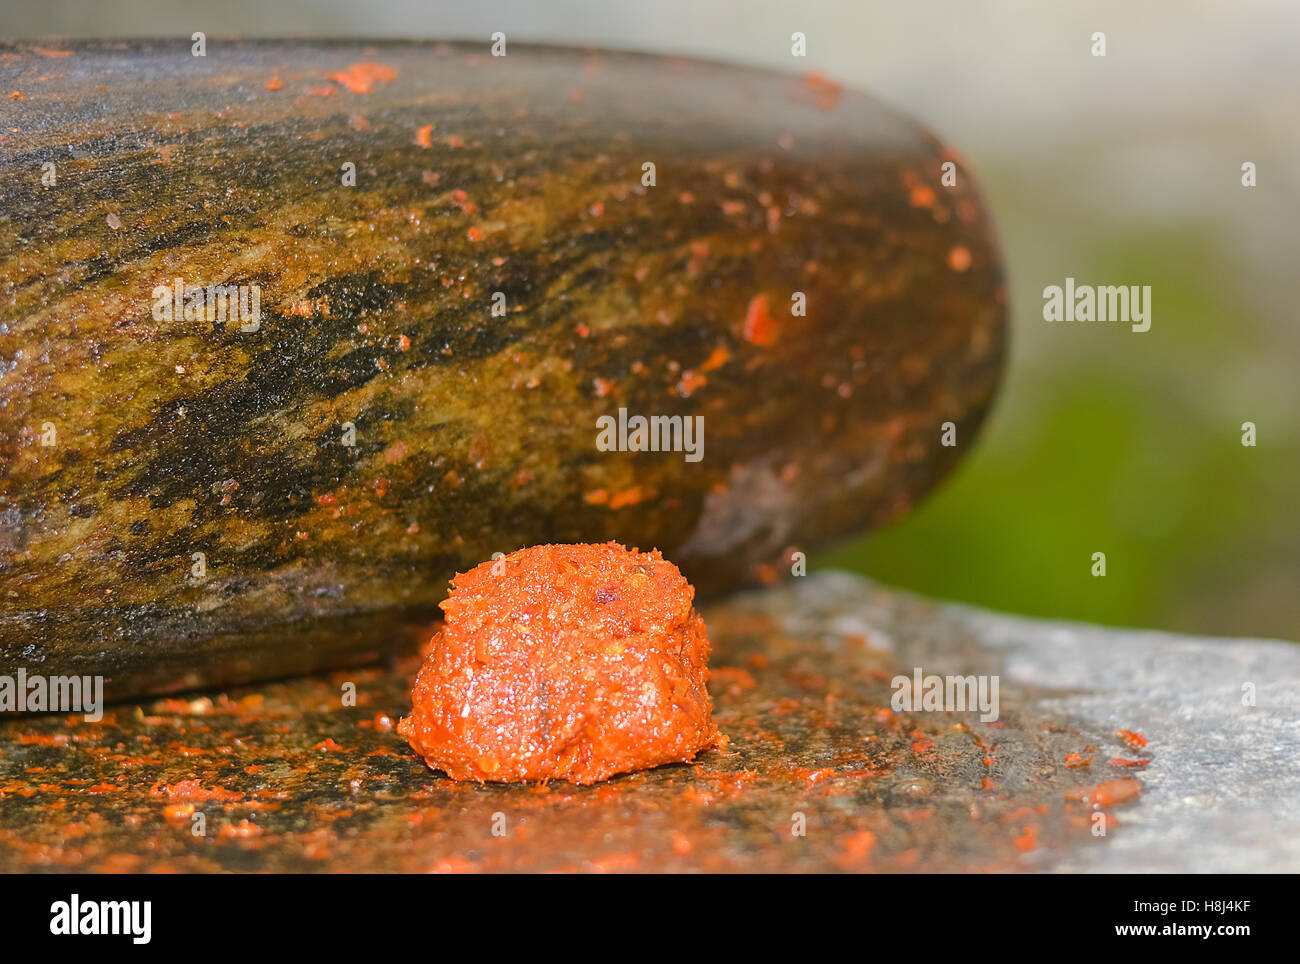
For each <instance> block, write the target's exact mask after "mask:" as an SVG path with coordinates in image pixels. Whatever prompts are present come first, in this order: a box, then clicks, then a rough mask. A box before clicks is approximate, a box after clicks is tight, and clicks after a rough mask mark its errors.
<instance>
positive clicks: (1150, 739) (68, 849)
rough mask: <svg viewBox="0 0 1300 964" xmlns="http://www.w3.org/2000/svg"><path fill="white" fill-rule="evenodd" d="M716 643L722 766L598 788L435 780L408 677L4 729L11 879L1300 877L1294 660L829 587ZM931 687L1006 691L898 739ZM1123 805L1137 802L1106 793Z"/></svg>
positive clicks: (758, 614) (932, 718) (717, 630)
mask: <svg viewBox="0 0 1300 964" xmlns="http://www.w3.org/2000/svg"><path fill="white" fill-rule="evenodd" d="M704 615H705V619H706V621H707V623H708V626H709V633H710V636H711V638H712V640H713V643H714V656H713V660H712V666H713V675H712V679H711V681H710V690H711V693H712V695H713V699H714V702H715V719H716V720H717V723H718V725H719V727H720V728H721V729H722V731H723V732H724V733H726V734H727V736H728V737H729V738H730V743H729V745H728V747H727V748H726V749H725V750H724V751H713V752H709V753H706V754H704V755H703V756H701V757H700V758H699V760H698V761H697V762H696V763H695V764H692V765H674V766H666V767H661V768H659V769H656V770H652V771H648V772H642V773H636V774H631V775H627V776H622V777H617V778H615V779H613V780H610V781H607V782H604V783H601V784H597V785H595V786H591V787H586V788H579V787H574V786H572V785H569V784H564V783H551V784H549V785H546V786H539V785H507V786H479V785H475V784H457V783H453V782H452V781H450V780H447V779H445V778H442V777H440V776H439V775H438V774H435V773H432V772H430V771H429V770H428V769H427V768H426V767H425V765H424V763H423V761H421V760H420V759H419V758H418V757H416V756H415V755H414V754H413V753H412V752H411V751H410V750H409V748H408V747H407V746H406V745H405V742H404V741H403V740H402V739H401V738H400V737H399V736H398V735H397V734H396V733H394V732H393V731H392V729H391V727H392V725H393V723H394V721H395V720H396V719H397V718H398V717H399V715H400V714H402V713H403V712H405V711H406V709H407V706H408V690H409V686H410V682H411V679H412V677H413V675H414V672H415V668H416V666H417V664H418V658H419V657H418V653H416V652H410V653H408V654H406V655H404V656H403V657H401V659H399V660H398V661H397V662H395V663H394V664H392V665H390V666H386V667H382V668H379V667H372V668H369V669H365V670H357V671H343V672H337V673H334V674H331V675H328V676H315V677H306V678H301V679H297V680H292V681H288V682H280V683H273V684H267V685H262V686H259V687H256V688H244V689H235V690H229V691H226V692H211V693H208V694H193V695H191V696H189V697H186V698H183V699H162V700H155V701H151V702H147V703H143V704H139V705H134V704H121V705H117V706H115V707H113V708H112V709H111V710H110V712H109V713H108V714H106V716H105V718H104V720H103V721H102V722H101V723H98V724H89V723H85V722H82V721H80V719H79V718H64V717H23V718H13V719H9V720H7V721H6V722H5V723H4V725H3V727H2V728H0V870H5V871H28V870H59V869H86V870H97V871H149V870H181V871H204V870H221V869H230V870H332V871H371V870H404V871H430V870H437V871H462V872H469V871H544V870H573V871H619V870H640V871H678V870H691V869H702V870H736V871H746V870H750V871H759V870H773V871H811V870H844V871H876V872H905V871H926V870H932V871H933V870H937V871H948V870H954V871H955V870H995V871H997V870H1040V871H1057V870H1075V869H1088V870H1113V871H1130V870H1170V871H1175V870H1185V871H1195V872H1217V871H1228V870H1273V871H1281V870H1290V871H1294V870H1296V869H1297V868H1300V859H1298V854H1297V847H1298V845H1297V843H1296V842H1295V841H1296V840H1297V839H1300V835H1298V833H1297V831H1300V827H1298V826H1297V823H1300V818H1297V815H1296V812H1295V809H1294V807H1292V806H1291V803H1292V801H1294V800H1295V799H1296V798H1297V790H1298V789H1300V787H1297V783H1298V782H1300V778H1298V777H1297V772H1296V769H1295V767H1294V765H1293V761H1294V759H1295V756H1296V751H1297V745H1296V744H1297V722H1296V721H1297V718H1300V712H1297V711H1298V709H1300V699H1298V696H1297V684H1296V681H1297V679H1300V651H1297V649H1296V648H1295V647H1294V646H1293V645H1291V644H1288V643H1279V642H1266V641H1256V640H1231V639H1199V638H1191V637H1182V636H1171V635H1165V634H1159V633H1145V632H1132V631H1123V630H1111V629H1105V628H1100V627H1094V626H1079V625H1071V624H1056V623H1044V622H1039V621H1034V620H1027V619H1021V618H1016V617H1011V616H1004V615H999V614H995V613H989V612H983V611H978V610H973V609H969V608H965V607H961V606H954V605H948V604H938V603H932V602H928V601H925V600H921V599H918V598H917V597H914V596H910V595H908V594H905V593H901V592H897V591H894V590H890V589H886V588H883V587H880V586H877V585H875V584H873V583H870V582H868V581H866V580H864V579H861V578H858V577H855V576H851V575H848V574H845V573H836V572H828V573H821V574H815V575H813V576H809V577H807V578H804V579H797V580H795V581H793V582H792V583H790V584H788V585H785V586H783V587H779V588H775V589H772V590H766V591H762V592H753V593H747V594H744V595H741V596H737V597H733V598H731V599H729V600H727V601H724V602H721V603H717V604H715V605H712V606H710V607H706V608H705V609H704ZM914 667H921V668H922V669H923V670H924V672H926V673H936V674H949V673H963V674H964V673H974V674H981V673H989V674H993V673H996V674H999V676H1000V680H1001V686H1000V702H1001V707H1000V708H1001V714H1000V718H999V720H998V721H996V722H995V723H982V722H980V721H979V719H978V714H976V713H946V712H938V713H935V712H920V711H917V712H894V711H893V710H891V709H890V695H891V690H890V680H891V679H892V678H893V676H894V675H895V674H898V673H901V674H904V675H911V673H912V671H913V668H914ZM347 682H353V683H355V685H356V688H357V704H358V705H357V706H355V707H344V706H342V705H341V693H342V688H343V686H344V684H345V683H347ZM1244 683H1253V684H1254V686H1255V701H1256V705H1255V706H1254V707H1245V706H1242V705H1241V687H1242V685H1243V684H1244ZM1121 730H1123V731H1130V733H1131V734H1132V733H1136V734H1141V735H1142V736H1143V737H1144V738H1145V740H1146V745H1145V746H1144V747H1135V746H1134V745H1133V744H1132V743H1131V741H1132V740H1133V736H1132V735H1128V736H1124V735H1121V734H1120V733H1119V731H1121ZM1072 754H1078V756H1077V757H1072V756H1071V755H1072ZM1083 760H1088V761H1090V762H1087V764H1086V765H1078V764H1079V763H1080V761H1083ZM1112 760H1139V761H1142V760H1144V761H1147V762H1146V763H1145V764H1144V765H1140V766H1124V767H1116V766H1112V765H1111V761H1112ZM1071 763H1073V764H1075V765H1071ZM1116 781H1120V782H1121V783H1122V784H1123V785H1124V786H1125V787H1130V789H1133V788H1136V789H1138V790H1139V792H1137V793H1136V794H1132V795H1130V796H1129V798H1128V799H1126V800H1123V801H1120V802H1114V803H1108V802H1105V799H1106V794H1105V793H1102V794H1098V793H1097V791H1096V790H1095V789H1092V788H1095V787H1097V786H1098V785H1107V784H1113V783H1115V782H1116ZM1129 781H1132V783H1131V784H1130V782H1129ZM1118 795H1122V794H1116V793H1114V791H1113V790H1112V792H1111V796H1112V797H1115V796H1118ZM1081 797H1088V802H1084V801H1082V800H1081V799H1080V798H1081ZM1098 799H1100V800H1102V805H1098V806H1094V805H1093V802H1094V801H1096V800H1098ZM200 812H201V813H203V814H204V815H205V818H206V828H205V829H206V835H205V836H203V837H196V836H194V835H193V833H192V827H193V817H194V814H195V813H200ZM1097 812H1101V813H1104V814H1105V815H1106V816H1105V818H1104V821H1103V822H1104V825H1105V827H1106V835H1105V836H1104V837H1097V836H1094V835H1093V832H1092V828H1093V826H1094V825H1095V823H1096V821H1095V820H1094V819H1093V817H1092V815H1093V814H1094V813H1097ZM799 814H802V816H803V822H804V824H805V826H806V835H804V836H795V835H792V832H791V831H792V828H795V827H796V826H797V824H798V821H799V816H798V815H799ZM494 829H497V830H498V831H500V835H494V833H493V831H494Z"/></svg>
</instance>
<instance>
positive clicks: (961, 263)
mask: <svg viewBox="0 0 1300 964" xmlns="http://www.w3.org/2000/svg"><path fill="white" fill-rule="evenodd" d="M970 262H971V257H970V248H968V247H966V245H964V244H959V245H957V246H956V247H954V248H953V249H952V250H951V251H949V252H948V267H950V268H952V270H953V271H965V270H966V269H967V268H969V267H970Z"/></svg>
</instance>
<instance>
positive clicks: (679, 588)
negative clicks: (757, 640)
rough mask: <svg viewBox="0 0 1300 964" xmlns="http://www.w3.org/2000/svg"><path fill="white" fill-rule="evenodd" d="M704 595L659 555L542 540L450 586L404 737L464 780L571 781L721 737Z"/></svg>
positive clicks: (645, 763) (684, 753)
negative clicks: (712, 694) (698, 608)
mask: <svg viewBox="0 0 1300 964" xmlns="http://www.w3.org/2000/svg"><path fill="white" fill-rule="evenodd" d="M694 597H695V590H694V589H693V588H692V587H691V585H690V584H689V583H688V582H687V581H686V579H685V578H684V577H683V576H682V574H681V573H680V572H679V571H678V569H677V567H676V566H674V565H673V564H672V563H671V562H668V561H667V560H665V559H664V558H663V556H661V555H660V554H659V552H658V551H651V552H638V551H637V550H635V549H633V550H628V549H626V548H624V547H623V546H620V545H618V544H617V543H613V542H610V543H606V544H604V545H545V546H533V547H530V548H527V549H521V550H519V551H517V552H514V553H511V554H510V555H508V556H503V557H501V558H499V559H496V560H492V561H489V562H484V563H482V564H481V565H479V566H477V567H475V568H474V569H471V570H470V571H469V572H467V573H463V574H461V575H458V576H457V577H456V578H455V579H453V580H452V591H451V594H450V596H449V597H448V598H447V599H446V600H445V601H444V602H443V603H442V609H443V611H444V612H445V614H446V625H445V626H444V627H443V628H442V629H441V630H440V631H439V632H438V633H437V634H436V635H435V636H434V638H433V640H432V641H431V643H430V646H429V650H428V653H427V655H426V657H425V662H424V665H423V666H422V667H421V669H420V673H419V676H418V678H417V679H416V683H415V687H414V689H413V690H412V703H413V708H412V711H411V715H410V716H408V717H406V718H405V719H403V720H402V721H401V723H399V724H398V727H397V731H398V732H399V733H400V734H401V735H403V736H405V737H406V738H407V740H408V741H409V742H410V744H411V746H412V747H413V748H414V749H415V750H416V752H418V753H419V754H420V755H421V756H423V757H424V759H425V760H426V762H427V763H428V764H429V766H430V767H432V768H434V769H436V770H441V771H443V772H444V773H446V774H447V775H448V776H450V777H452V778H453V779H457V780H479V781H495V782H517V781H529V780H536V781H546V780H553V779H561V780H567V781H569V782H571V783H577V784H589V783H595V782H597V781H599V780H604V779H605V778H607V777H610V776H612V775H614V774H616V773H627V772H630V771H633V770H642V769H647V768H649V767H655V766H659V765H660V764H664V763H685V762H687V761H689V760H691V759H693V758H694V757H695V756H696V754H698V753H700V752H701V751H702V750H706V749H709V748H711V747H714V746H718V745H721V744H722V743H724V742H725V738H724V737H722V736H721V735H720V734H719V732H718V729H717V727H716V726H715V725H714V723H713V719H712V702H711V700H710V699H709V693H708V690H707V688H706V682H707V680H708V658H709V638H708V635H707V633H706V631H705V627H704V620H703V619H702V618H701V617H700V616H699V615H698V614H697V613H696V612H695V610H694V608H693V606H692V603H693V601H694Z"/></svg>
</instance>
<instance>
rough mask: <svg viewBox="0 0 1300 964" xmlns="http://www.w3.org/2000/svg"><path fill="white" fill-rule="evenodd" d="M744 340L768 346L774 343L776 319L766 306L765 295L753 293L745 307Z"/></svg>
mask: <svg viewBox="0 0 1300 964" xmlns="http://www.w3.org/2000/svg"><path fill="white" fill-rule="evenodd" d="M744 336H745V340H746V341H748V342H749V343H750V344H753V345H761V346H763V347H764V348H770V347H772V346H773V345H775V344H776V337H777V326H776V319H775V318H773V317H772V312H771V311H770V310H769V308H768V300H767V295H755V296H754V297H753V298H751V299H750V301H749V307H748V308H746V309H745V327H744Z"/></svg>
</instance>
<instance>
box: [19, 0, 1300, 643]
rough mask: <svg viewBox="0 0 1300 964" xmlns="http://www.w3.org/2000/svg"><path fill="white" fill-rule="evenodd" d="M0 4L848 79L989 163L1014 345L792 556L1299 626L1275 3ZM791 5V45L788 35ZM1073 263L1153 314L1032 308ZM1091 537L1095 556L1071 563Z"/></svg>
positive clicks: (1262, 627)
mask: <svg viewBox="0 0 1300 964" xmlns="http://www.w3.org/2000/svg"><path fill="white" fill-rule="evenodd" d="M0 14H2V15H3V16H2V17H0V22H2V23H3V25H4V26H3V30H4V32H5V34H6V35H7V36H11V37H13V36H16V37H31V36H42V35H65V36H93V35H129V34H137V35H138V34H147V35H176V36H182V37H188V36H189V34H190V33H191V32H192V31H194V30H205V31H207V32H208V34H209V37H213V36H217V35H220V34H232V33H237V34H244V35H264V36H266V35H272V36H274V35H278V36H284V35H333V36H343V37H360V36H374V37H385V36H389V37H402V36H413V37H421V36H422V37H436V36H441V37H453V38H466V39H478V40H482V41H484V42H485V43H486V41H487V38H488V37H489V36H490V34H491V33H492V32H493V31H495V30H502V31H505V32H506V33H507V35H508V36H509V37H510V38H511V39H512V40H518V41H524V40H529V39H532V40H543V41H552V42H560V43H570V44H591V45H600V46H606V47H616V48H629V49H639V50H646V51H652V52H661V53H677V54H685V55H694V56H701V57H710V58H715V59H721V60H730V61H736V62H742V63H750V64H754V65H760V66H766V67H771V68H774V69H778V70H785V71H790V72H793V73H804V72H806V71H810V70H816V71H821V72H823V73H826V74H828V75H830V76H832V77H834V78H836V79H838V80H841V81H843V82H845V83H846V84H848V85H850V86H854V87H858V88H860V89H864V90H868V91H870V92H872V93H874V94H876V95H877V96H879V97H881V98H882V99H883V100H885V101H887V102H889V103H891V104H893V105H894V106H896V107H899V108H901V109H902V110H904V111H907V112H908V113H911V114H913V115H914V116H916V117H918V118H920V119H922V120H923V121H925V122H926V123H928V124H929V125H930V126H931V127H932V128H933V129H934V130H935V131H936V132H938V133H939V134H940V135H942V136H943V137H944V138H945V139H947V140H949V141H951V142H952V143H954V144H955V145H956V146H957V147H958V149H959V150H960V151H961V152H962V154H963V155H964V156H965V158H966V160H967V162H968V165H969V167H970V168H971V169H973V170H974V171H975V172H976V174H977V175H978V176H979V178H980V181H981V184H982V187H983V189H984V192H985V194H986V196H987V199H988V201H989V203H990V206H991V208H992V210H993V212H994V217H995V220H996V222H997V224H998V226H999V230H1000V233H1001V236H1002V239H1003V243H1004V248H1005V257H1006V263H1007V269H1008V280H1009V287H1010V292H1011V301H1012V315H1013V318H1012V323H1013V332H1012V349H1011V351H1012V355H1011V359H1010V367H1009V369H1008V373H1007V376H1006V380H1005V383H1004V388H1003V392H1002V394H1001V397H1000V398H999V400H998V403H997V407H996V409H995V411H994V413H993V415H992V417H991V419H990V421H989V423H988V424H987V425H986V428H985V430H984V432H983V435H982V437H981V438H980V439H979V440H978V441H977V442H976V444H975V447H974V450H973V451H972V452H971V454H970V456H969V457H968V459H967V460H966V461H965V462H964V464H963V465H962V467H961V468H960V469H959V470H958V472H957V473H956V474H955V475H954V476H953V477H952V478H950V479H949V480H948V481H946V482H945V483H944V484H943V486H942V487H941V488H940V490H939V491H937V492H936V493H935V494H934V495H933V496H932V497H931V498H930V499H929V500H927V501H926V502H924V503H923V504H922V505H921V506H920V507H919V508H918V509H917V510H916V511H915V512H914V513H913V515H912V516H911V517H909V518H908V519H906V520H903V521H901V522H899V523H897V524H895V525H893V526H891V527H890V528H888V529H886V530H884V531H881V532H878V533H875V534H872V535H869V536H867V537H865V538H862V539H860V540H858V541H856V542H854V543H852V544H850V545H846V546H843V547H841V548H840V549H838V550H837V551H836V552H834V553H833V554H830V555H822V556H819V557H818V556H815V557H814V558H812V559H811V560H810V567H811V568H812V569H814V570H815V569H816V568H818V567H821V566H826V565H832V564H834V565H847V566H850V567H853V568H856V569H859V570H860V571H863V572H866V573H868V574H870V575H872V576H874V577H876V578H878V579H881V580H883V581H885V582H889V583H893V584H896V585H900V586H904V587H908V588H912V589H916V590H919V591H922V592H925V593H929V594H933V595H937V596H943V597H946V598H951V599H959V600H965V601H970V602H974V603H978V604H981V605H985V606H990V607H995V608H998V609H1004V610H1011V611H1018V612H1025V613H1032V614H1035V615H1041V616H1051V617H1062V618H1071V619H1082V620H1088V621H1095V622H1103V623H1112V624H1126V625H1137V626H1150V627H1157V628H1163V629H1171V630H1181V631H1188V632H1200V633H1222V634H1228V635H1238V636H1244V635H1257V636H1279V637H1284V638H1290V639H1298V640H1300V592H1298V589H1300V586H1298V585H1297V583H1298V582H1300V499H1298V498H1297V495H1298V494H1300V404H1298V403H1300V377H1297V365H1298V363H1300V325H1297V323H1296V322H1297V309H1296V304H1297V300H1296V295H1295V287H1296V278H1297V276H1300V271H1297V269H1296V260H1297V227H1296V222H1297V218H1298V217H1300V124H1297V123H1296V118H1297V117H1298V116H1300V3H1296V2H1294V0H1241V2H1234V3H1222V2H1218V3H1215V2H1200V0H1144V2H1143V3H1133V2H1132V0H1096V2H1091V3H1089V4H1086V5H1085V4H1059V3H1042V2H1039V0H1003V2H986V3H969V2H963V0H889V2H869V3H867V2H859V0H823V2H812V3H799V4H796V3H791V2H780V0H745V2H743V3H741V2H734V3H729V2H709V0H655V2H654V3H641V2H621V3H616V2H604V3H600V2H594V0H551V2H546V3H542V2H533V0H506V2H493V0H482V2H477V3H474V4H465V3H462V2H457V3H417V2H411V0H368V2H366V3H364V4H361V3H355V2H353V0H319V2H315V3H311V4H302V3H297V2H284V3H270V2H266V0H225V2H222V3H215V2H211V0H175V2H173V3H169V4H166V5H162V6H159V5H157V4H155V3H153V2H152V0H119V2H117V3H111V4H109V3H103V4H100V3H75V2H70V0H45V2H43V3H40V4H31V3H28V2H26V0H0ZM794 31H801V32H803V33H805V34H806V36H807V44H808V48H807V49H808V55H807V58H806V59H803V60H795V59H794V58H792V57H791V55H790V35H791V33H792V32H794ZM1096 31H1102V32H1105V34H1106V41H1107V56H1106V57H1104V58H1097V57H1093V56H1092V55H1091V52H1090V48H1091V45H1092V34H1093V33H1094V32H1096ZM1244 161H1252V162H1254V163H1255V164H1256V165H1257V166H1258V180H1259V183H1258V186H1257V187H1255V188H1244V187H1242V186H1241V183H1240V170H1241V164H1242V163H1243V162H1244ZM1067 276H1072V277H1074V278H1076V279H1077V280H1078V281H1079V283H1083V284H1136V285H1150V286H1151V287H1152V306H1153V320H1152V326H1151V330H1150V331H1149V332H1146V333H1140V334H1139V333H1133V332H1131V331H1129V330H1128V328H1127V327H1126V326H1119V325H1116V326H1111V325H1069V324H1048V323H1047V322H1045V321H1043V320H1042V316H1041V310H1042V303H1043V302H1042V290H1043V288H1044V286H1046V285H1049V284H1063V283H1064V279H1065V278H1066V277H1067ZM1244 421H1253V422H1255V423H1256V425H1257V426H1258V445H1257V446H1256V447H1255V448H1244V447H1243V446H1242V445H1241V428H1240V426H1241V423H1242V422H1244ZM1098 551H1100V552H1105V553H1106V557H1107V575H1106V577H1105V578H1094V577H1093V576H1092V575H1091V574H1090V569H1091V556H1092V554H1093V553H1094V552H1098Z"/></svg>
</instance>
